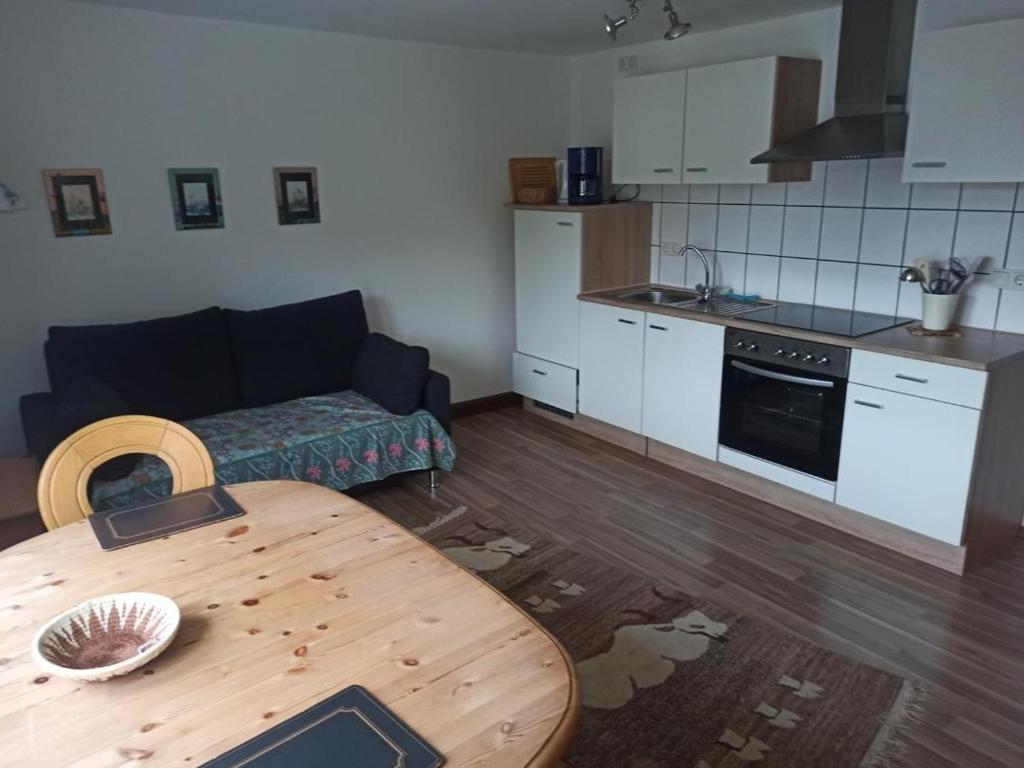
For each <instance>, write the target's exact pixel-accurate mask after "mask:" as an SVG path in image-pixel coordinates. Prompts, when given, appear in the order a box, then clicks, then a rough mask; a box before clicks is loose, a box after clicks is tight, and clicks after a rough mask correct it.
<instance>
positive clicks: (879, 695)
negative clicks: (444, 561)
mask: <svg viewBox="0 0 1024 768" xmlns="http://www.w3.org/2000/svg"><path fill="white" fill-rule="evenodd" d="M397 522H399V523H402V524H403V525H405V526H407V527H409V528H411V529H412V530H414V531H416V532H417V533H418V534H419V535H421V536H422V537H423V538H424V539H426V540H427V541H429V542H431V543H432V544H434V545H435V546H437V547H438V548H440V549H441V550H442V551H444V552H445V553H446V554H447V555H448V556H449V557H451V558H452V559H454V560H456V561H458V562H459V563H461V564H462V565H464V566H465V567H467V568H470V569H472V570H473V571H475V572H476V573H477V574H478V575H479V576H481V577H482V578H483V579H485V580H486V581H488V582H489V583H490V584H492V585H493V586H495V587H496V588H497V589H499V590H500V591H501V592H503V593H504V594H505V595H507V596H508V597H509V598H511V599H512V600H514V601H515V602H516V603H517V604H519V605H520V606H522V607H523V608H524V609H525V610H527V611H529V612H530V614H531V615H532V616H534V617H535V618H536V619H537V620H538V621H539V622H540V623H541V624H543V625H544V626H545V627H546V628H547V629H548V630H549V631H550V632H551V633H552V634H553V635H554V636H555V637H557V638H558V639H559V640H560V641H561V642H562V644H563V645H564V646H565V648H566V650H567V651H568V652H569V654H570V655H571V656H572V658H573V660H574V661H575V663H576V673H577V676H578V680H579V685H580V692H581V699H582V703H583V709H582V713H581V717H580V722H579V728H578V730H577V733H576V737H575V739H574V741H573V744H572V746H571V747H570V749H569V751H568V753H567V754H566V755H565V763H566V764H567V765H569V766H572V767H573V768H600V767H602V766H615V768H660V767H661V766H664V767H665V768H729V767H732V766H756V768H762V767H763V768H768V766H773V767H777V768H855V767H860V766H865V767H866V766H876V767H884V768H893V767H895V766H901V765H902V761H901V748H900V740H901V736H902V732H903V730H904V729H905V728H906V727H907V726H908V725H909V724H911V723H912V722H913V720H914V718H915V717H916V716H917V715H918V714H919V710H920V707H921V703H922V698H923V695H924V694H923V692H922V690H921V689H920V688H919V687H918V686H916V685H914V684H912V683H910V682H909V681H907V680H904V679H902V678H900V677H897V676H895V675H891V674H888V673H886V672H882V671H881V670H878V669H875V668H873V667H870V666H867V665H864V664H860V663H858V662H856V661H854V660H852V659H850V658H848V657H846V656H842V655H840V654H836V653H831V652H829V651H826V650H825V649H823V648H820V647H817V646H815V645H813V644H810V643H807V642H805V641H803V640H800V639H797V638H796V637H793V636H790V635H788V634H786V633H785V632H782V631H779V630H777V629H774V628H772V627H770V626H768V625H766V624H763V623H761V622H758V621H754V620H752V619H748V618H746V617H744V616H741V615H739V614H736V613H733V612H731V611H728V610H725V609H724V608H721V607H719V606H717V605H714V604H712V603H708V602H705V601H703V600H699V599H697V598H694V597H691V596H689V595H685V594H683V593H681V592H679V591H677V590H675V589H672V588H670V587H667V586H665V585H663V584H658V583H657V582H655V581H652V580H648V579H645V578H642V577H639V576H637V575H634V574H632V573H628V572H626V571H623V570H621V569H619V568H615V567H611V566H608V565H605V564H604V563H602V562H600V561H598V560H596V559H595V558H593V557H589V556H586V555H582V554H580V553H577V552H574V551H572V550H570V549H568V548H566V547H563V546H560V545H557V544H555V543H552V542H550V541H547V540H545V539H544V538H543V537H542V536H540V535H538V534H536V533H531V532H529V531H527V530H525V529H522V528H520V527H514V526H511V525H510V524H508V523H506V522H503V521H500V520H497V519H495V518H493V517H491V516H488V515H483V514H478V513H474V512H472V511H471V510H467V509H466V508H465V507H459V508H456V509H455V510H453V511H452V512H450V513H448V514H447V515H444V516H443V517H441V518H438V519H437V520H434V521H432V522H430V523H426V524H424V521H422V520H412V519H409V520H402V519H398V520H397Z"/></svg>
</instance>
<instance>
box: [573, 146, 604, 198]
mask: <svg viewBox="0 0 1024 768" xmlns="http://www.w3.org/2000/svg"><path fill="white" fill-rule="evenodd" d="M603 154H604V150H603V149H602V148H601V147H569V162H568V163H567V165H568V169H567V170H568V174H569V204H570V205H596V204H598V203H600V202H601V190H602V189H603V184H602V178H601V163H602V156H603Z"/></svg>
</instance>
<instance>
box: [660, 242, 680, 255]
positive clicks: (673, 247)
mask: <svg viewBox="0 0 1024 768" xmlns="http://www.w3.org/2000/svg"><path fill="white" fill-rule="evenodd" d="M682 247H683V244H682V243H674V242H672V241H671V240H667V241H665V242H663V243H662V244H661V255H662V256H678V255H679V249H680V248H682Z"/></svg>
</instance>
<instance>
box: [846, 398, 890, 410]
mask: <svg viewBox="0 0 1024 768" xmlns="http://www.w3.org/2000/svg"><path fill="white" fill-rule="evenodd" d="M853 402H855V403H856V404H857V405H863V406H865V407H867V408H874V409H875V410H876V411H881V410H884V409H885V406H884V405H879V404H878V403H869V402H868V401H867V400H854V401H853Z"/></svg>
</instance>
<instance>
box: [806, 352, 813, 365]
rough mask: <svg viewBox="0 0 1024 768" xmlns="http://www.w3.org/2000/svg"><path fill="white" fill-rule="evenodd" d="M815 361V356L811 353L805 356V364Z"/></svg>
mask: <svg viewBox="0 0 1024 768" xmlns="http://www.w3.org/2000/svg"><path fill="white" fill-rule="evenodd" d="M814 359H815V358H814V355H813V354H812V353H810V352H808V353H807V354H806V355H804V362H805V363H813V362H814Z"/></svg>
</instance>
